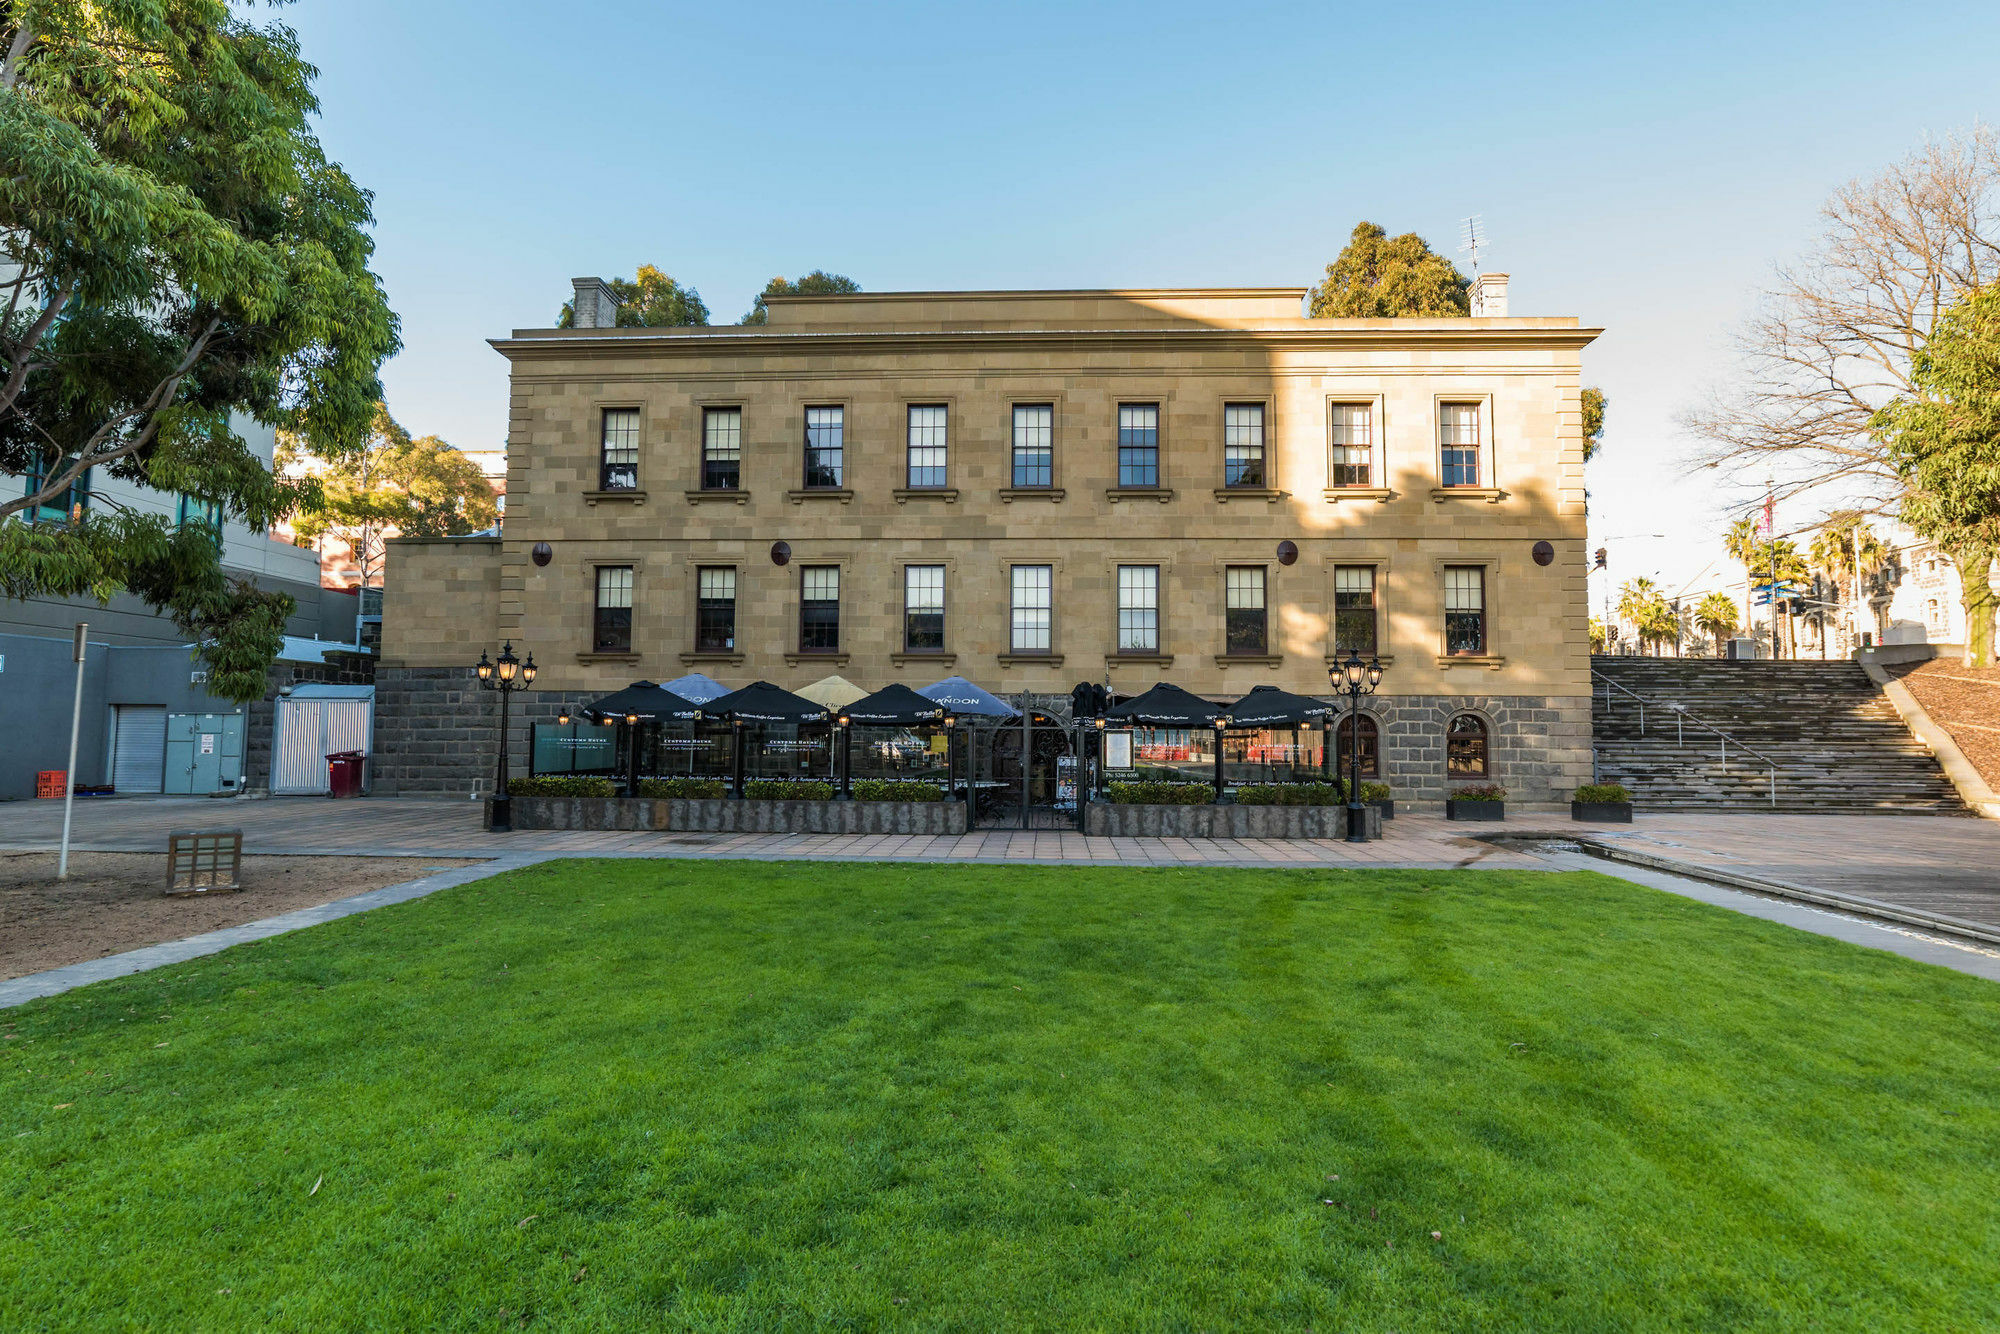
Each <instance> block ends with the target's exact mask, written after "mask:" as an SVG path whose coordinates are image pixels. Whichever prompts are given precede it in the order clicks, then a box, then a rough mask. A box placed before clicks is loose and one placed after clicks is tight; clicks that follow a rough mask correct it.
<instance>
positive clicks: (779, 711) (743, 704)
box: [701, 681, 827, 723]
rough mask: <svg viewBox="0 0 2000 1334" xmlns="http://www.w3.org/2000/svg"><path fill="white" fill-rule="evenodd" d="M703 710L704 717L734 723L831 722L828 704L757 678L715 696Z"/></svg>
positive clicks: (703, 706)
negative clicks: (739, 687) (724, 693)
mask: <svg viewBox="0 0 2000 1334" xmlns="http://www.w3.org/2000/svg"><path fill="white" fill-rule="evenodd" d="M701 712H702V716H703V717H707V718H722V719H726V720H728V721H731V722H745V723H823V722H825V721H827V710H826V706H825V705H823V704H815V703H813V702H812V701H811V700H809V699H803V698H801V697H800V696H798V695H794V694H793V693H792V692H791V691H789V690H784V689H780V688H779V687H777V686H774V685H772V684H771V683H770V682H769V681H753V682H751V683H750V684H749V685H747V686H744V687H743V688H742V689H741V690H733V691H731V692H730V693H729V694H727V695H723V696H722V697H721V698H719V699H712V700H710V701H709V702H708V703H706V704H704V705H702V708H701Z"/></svg>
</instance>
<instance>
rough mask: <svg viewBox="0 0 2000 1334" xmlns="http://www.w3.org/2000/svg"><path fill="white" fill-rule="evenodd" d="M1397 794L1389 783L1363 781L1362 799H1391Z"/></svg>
mask: <svg viewBox="0 0 2000 1334" xmlns="http://www.w3.org/2000/svg"><path fill="white" fill-rule="evenodd" d="M1395 795H1396V794H1395V792H1394V791H1393V790H1391V788H1390V787H1389V785H1388V784H1387V783H1363V784H1362V785H1361V799H1362V800H1363V801H1389V800H1391V799H1392V798H1394V797H1395Z"/></svg>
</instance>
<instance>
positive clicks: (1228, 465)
mask: <svg viewBox="0 0 2000 1334" xmlns="http://www.w3.org/2000/svg"><path fill="white" fill-rule="evenodd" d="M1222 484H1223V485H1224V486H1248V487H1262V486H1266V485H1268V483H1267V482H1266V481H1265V472H1264V405H1263V404H1262V403H1225V404H1224V405H1223V407H1222Z"/></svg>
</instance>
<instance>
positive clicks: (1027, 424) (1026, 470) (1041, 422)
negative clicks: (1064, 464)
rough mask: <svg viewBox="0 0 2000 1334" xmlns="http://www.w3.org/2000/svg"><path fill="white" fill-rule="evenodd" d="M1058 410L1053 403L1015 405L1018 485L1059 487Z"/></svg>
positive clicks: (1015, 458)
mask: <svg viewBox="0 0 2000 1334" xmlns="http://www.w3.org/2000/svg"><path fill="white" fill-rule="evenodd" d="M1055 423H1056V410H1055V405H1054V404H1052V403H1017V404H1015V405H1014V474H1013V475H1014V485H1015V486H1017V487H1033V486H1051V487H1052V486H1054V485H1055V484H1056V451H1055V433H1056V426H1055Z"/></svg>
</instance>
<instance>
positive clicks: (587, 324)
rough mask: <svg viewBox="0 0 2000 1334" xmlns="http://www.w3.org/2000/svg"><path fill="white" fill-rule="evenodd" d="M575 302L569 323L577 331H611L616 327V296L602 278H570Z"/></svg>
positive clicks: (617, 304) (617, 302) (617, 305)
mask: <svg viewBox="0 0 2000 1334" xmlns="http://www.w3.org/2000/svg"><path fill="white" fill-rule="evenodd" d="M570 285H571V286H573V287H575V288H576V300H575V302H574V303H573V304H572V305H571V307H570V309H571V311H572V312H573V318H572V319H571V321H570V323H571V325H572V327H574V328H578V329H613V328H616V327H617V325H618V307H619V306H620V305H621V304H622V303H621V302H620V301H619V300H618V296H617V294H616V293H614V292H613V291H612V290H611V288H610V286H609V285H608V284H606V283H605V281H604V279H602V278H572V279H570Z"/></svg>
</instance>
